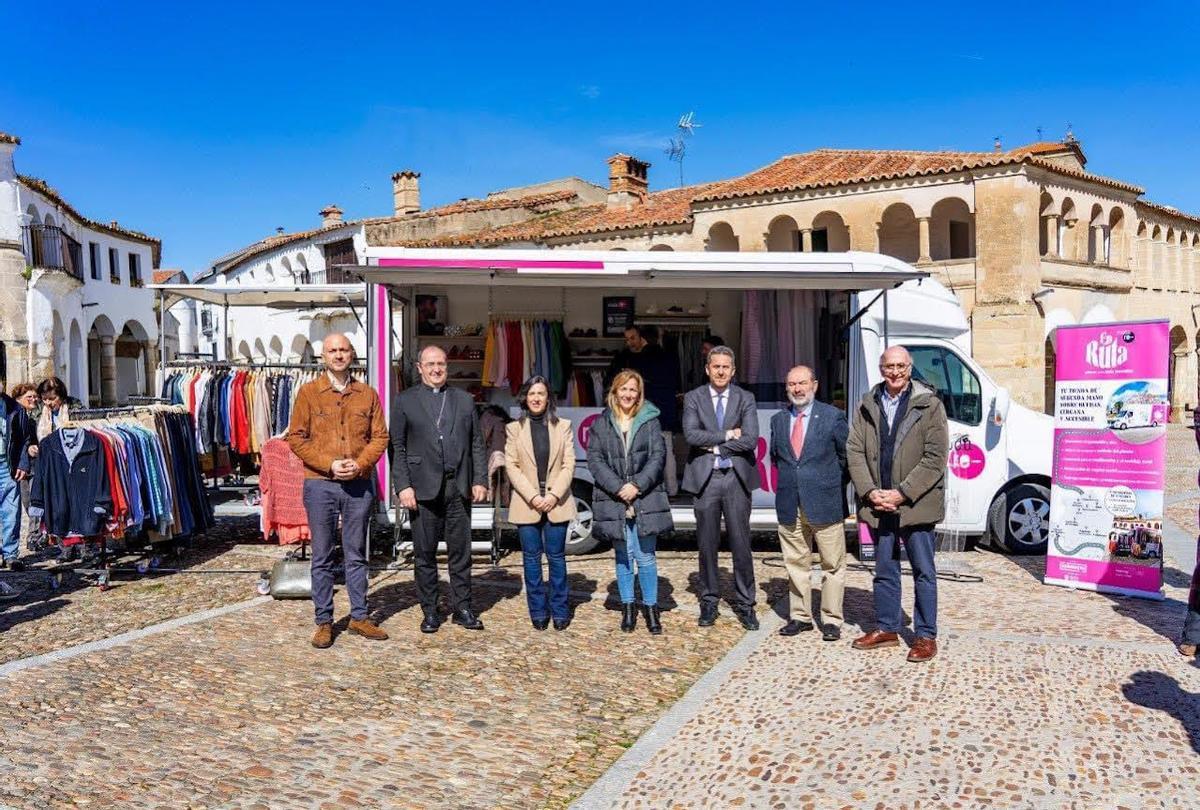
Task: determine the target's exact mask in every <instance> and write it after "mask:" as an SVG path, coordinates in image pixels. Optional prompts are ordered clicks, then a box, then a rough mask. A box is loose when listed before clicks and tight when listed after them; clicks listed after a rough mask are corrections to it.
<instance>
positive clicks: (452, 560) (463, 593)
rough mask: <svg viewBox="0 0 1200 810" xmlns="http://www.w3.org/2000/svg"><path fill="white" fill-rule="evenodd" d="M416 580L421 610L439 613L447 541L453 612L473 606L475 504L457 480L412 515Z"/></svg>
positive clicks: (451, 481)
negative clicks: (440, 558)
mask: <svg viewBox="0 0 1200 810" xmlns="http://www.w3.org/2000/svg"><path fill="white" fill-rule="evenodd" d="M412 530H413V552H414V555H413V556H414V563H413V572H414V579H415V580H416V582H417V595H418V596H419V597H420V599H421V609H422V610H423V611H425V612H426V613H437V601H438V569H437V549H438V543H439V542H441V541H443V540H444V541H445V543H446V557H447V561H448V568H449V569H450V605H451V610H456V611H457V610H461V609H462V608H469V607H471V505H470V503H469V502H468V501H467V498H466V497H465V496H463V494H462V493H460V492H459V491H458V484H456V483H455V482H454V479H453V478H448V479H446V480H445V481H444V482H443V483H442V491H441V492H440V493H438V496H437V497H436V498H434V499H432V500H428V501H418V502H417V509H416V513H415V514H414V515H413V516H412Z"/></svg>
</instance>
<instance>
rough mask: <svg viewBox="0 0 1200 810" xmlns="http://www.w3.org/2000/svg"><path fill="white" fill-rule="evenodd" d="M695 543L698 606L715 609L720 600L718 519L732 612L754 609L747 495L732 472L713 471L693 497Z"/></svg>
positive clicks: (752, 564)
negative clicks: (729, 568) (725, 542)
mask: <svg viewBox="0 0 1200 810" xmlns="http://www.w3.org/2000/svg"><path fill="white" fill-rule="evenodd" d="M693 508H694V509H695V510H696V541H697V543H698V544H699V546H700V604H701V605H715V604H716V603H717V602H719V601H720V599H721V581H720V577H719V575H718V569H717V550H718V549H719V548H720V546H721V516H722V515H724V516H725V533H726V535H727V536H728V537H729V551H730V552H731V553H732V554H733V599H732V600H731V601H732V603H733V606H734V607H735V608H750V607H754V595H755V585H754V556H753V555H752V554H751V552H750V493H749V492H747V491H746V488H745V487H744V486H742V482H741V479H739V478H738V477H737V473H735V472H734V471H733V470H713V473H712V476H710V477H709V479H708V483H707V484H705V485H704V489H702V490H701V491H700V494H699V495H697V496H696V500H695V503H694V505H693Z"/></svg>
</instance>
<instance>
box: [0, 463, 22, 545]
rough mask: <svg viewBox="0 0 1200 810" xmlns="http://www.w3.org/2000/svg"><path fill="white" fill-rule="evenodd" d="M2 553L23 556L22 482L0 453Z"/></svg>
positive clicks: (0, 540)
mask: <svg viewBox="0 0 1200 810" xmlns="http://www.w3.org/2000/svg"><path fill="white" fill-rule="evenodd" d="M0 554H3V556H4V559H6V560H15V559H17V557H19V556H21V484H20V482H18V481H14V480H13V477H12V473H11V472H10V471H9V469H8V458H7V456H5V455H3V454H0Z"/></svg>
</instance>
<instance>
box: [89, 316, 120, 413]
mask: <svg viewBox="0 0 1200 810" xmlns="http://www.w3.org/2000/svg"><path fill="white" fill-rule="evenodd" d="M116 339H117V330H116V328H115V327H114V326H113V324H112V321H110V320H109V319H108V316H107V315H97V316H96V318H95V319H94V320H93V321H92V325H91V327H89V328H88V341H87V355H88V402H89V403H91V404H93V405H116V404H117V353H116Z"/></svg>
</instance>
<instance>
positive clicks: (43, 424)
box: [37, 402, 71, 442]
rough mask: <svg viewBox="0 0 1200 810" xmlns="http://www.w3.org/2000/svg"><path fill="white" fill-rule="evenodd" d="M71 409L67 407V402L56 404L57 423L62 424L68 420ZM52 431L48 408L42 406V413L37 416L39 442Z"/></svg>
mask: <svg viewBox="0 0 1200 810" xmlns="http://www.w3.org/2000/svg"><path fill="white" fill-rule="evenodd" d="M70 419H71V410H70V409H69V408H68V407H67V403H65V402H64V403H63V404H62V405H59V406H58V424H59V425H62V424H63V423H65V422H68V421H70ZM52 432H54V427H53V426H52V425H51V424H50V409H49V408H42V415H41V416H39V417H38V423H37V437H38V441H39V442H40V441H41V440H42V439H44V438H46V437H47V436H49V435H50V434H51V433H52Z"/></svg>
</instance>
